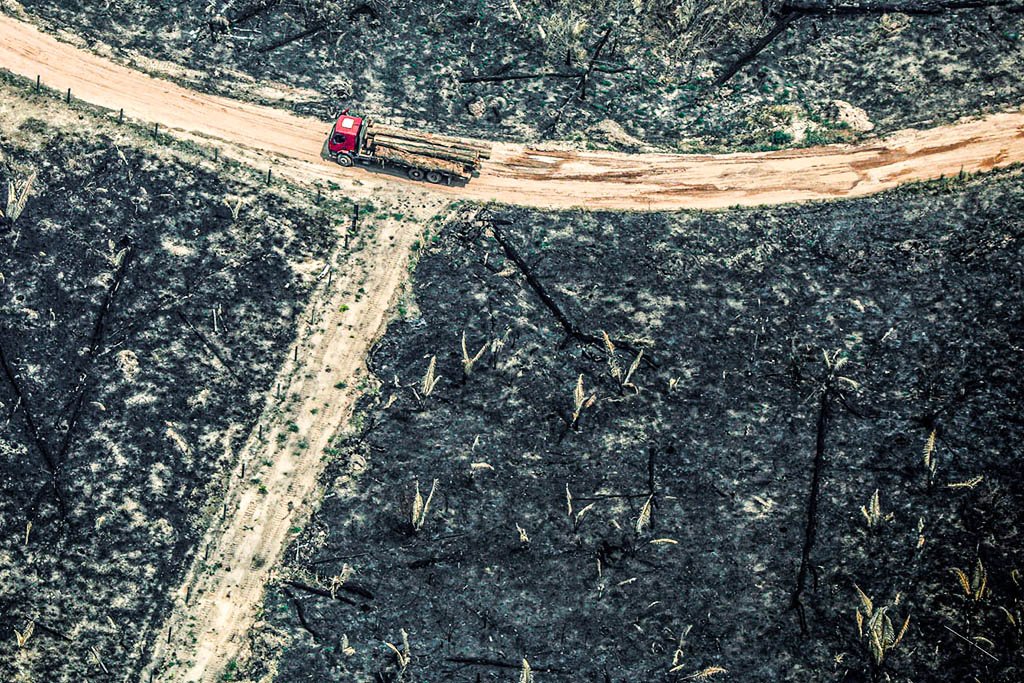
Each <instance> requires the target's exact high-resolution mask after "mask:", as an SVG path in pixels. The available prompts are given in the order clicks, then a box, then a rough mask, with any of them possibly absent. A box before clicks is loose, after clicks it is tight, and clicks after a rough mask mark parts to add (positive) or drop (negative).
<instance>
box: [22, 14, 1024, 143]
mask: <svg viewBox="0 0 1024 683" xmlns="http://www.w3.org/2000/svg"><path fill="white" fill-rule="evenodd" d="M22 4H23V5H24V7H25V8H26V9H27V10H28V12H29V13H30V15H32V16H35V17H38V18H40V19H42V20H43V23H44V24H45V25H46V26H48V27H49V28H50V29H51V30H59V31H64V32H70V33H71V34H74V35H75V36H77V37H78V38H79V39H81V40H84V42H85V44H86V45H95V44H102V45H103V46H111V47H112V48H113V52H114V55H115V56H117V55H119V54H120V55H121V57H122V58H123V59H126V60H128V61H132V62H137V64H138V65H139V66H140V67H142V68H146V69H156V70H158V71H163V72H167V71H171V72H172V73H173V74H174V75H175V76H176V77H178V78H181V79H184V80H186V81H188V82H190V83H192V84H193V85H196V86H198V87H201V88H203V89H206V90H213V91H217V92H222V93H225V94H228V95H232V96H236V97H248V98H254V99H258V100H262V101H266V102H271V103H278V104H281V105H282V106H289V107H292V108H294V109H296V110H298V111H301V112H304V113H309V114H313V115H317V116H321V117H324V118H329V117H331V116H333V115H336V114H337V112H338V111H339V110H340V108H341V107H343V106H346V107H351V108H352V110H353V111H358V112H361V113H364V114H367V115H371V116H377V117H384V118H387V119H390V120H393V121H395V122H398V123H403V124H405V125H410V126H418V127H425V128H440V129H442V130H444V131H447V132H457V133H464V134H472V135H478V136H485V137H494V138H504V139H511V140H516V141H527V142H535V141H542V140H548V139H569V140H573V141H576V142H577V143H580V144H586V145H598V146H611V147H614V148H618V149H623V150H627V151H628V150H638V149H645V148H647V147H648V146H650V145H654V146H657V147H661V148H667V149H670V150H682V151H686V150H705V149H725V148H736V147H743V148H773V147H779V146H788V145H794V144H796V145H799V144H820V143H825V142H838V141H846V140H850V139H855V138H857V137H859V136H861V135H863V134H869V132H873V133H880V132H885V131H889V130H893V129H897V128H900V127H905V126H910V125H934V124H937V123H940V122H944V121H949V120H952V119H955V118H957V117H960V116H965V115H975V114H978V113H981V112H985V111H991V110H993V109H999V108H1003V107H1008V106H1017V105H1019V103H1020V102H1021V100H1022V95H1024V86H1022V85H1021V83H1022V81H1021V79H1020V78H1019V74H1020V72H1021V70H1022V68H1024V42H1022V41H1021V35H1022V33H1024V6H1022V5H1019V4H1017V3H1014V2H999V1H994V2H992V3H991V5H989V6H980V7H968V8H965V9H943V7H946V6H950V5H952V6H956V5H962V4H964V3H957V2H913V1H912V0H908V1H907V2H903V3H889V4H884V3H872V2H862V3H844V4H843V5H844V6H846V7H850V6H858V7H865V8H867V10H866V11H863V12H852V13H851V12H841V13H835V14H833V13H829V12H827V11H823V9H822V8H828V7H831V6H833V5H834V4H835V3H829V2H826V1H825V0H821V1H820V2H814V1H811V2H803V1H800V2H793V3H784V2H779V1H777V0H773V1H772V2H761V1H760V0H737V1H734V2H710V1H701V2H687V3H679V2H674V1H668V0H636V1H635V2H630V3H624V2H619V1H617V0H616V1H615V2H609V1H589V2H578V1H576V0H572V1H570V0H555V1H551V0H545V1H543V2H541V1H540V0H516V1H511V0H479V1H474V2H471V3H456V2H450V1H448V0H444V1H442V2H421V1H414V0H372V1H369V2H367V1H364V0H341V1H325V0H298V1H288V2H285V1H281V0H240V1H237V2H226V3H213V4H211V3H209V2H205V1H204V2H197V1H194V0H193V1H190V2H183V3H175V4H174V6H173V7H168V6H167V3H162V2H153V1H151V0H146V1H144V2H126V1H124V0H114V1H112V2H106V3H102V4H97V3H90V2H81V1H79V0H74V1H70V2H61V3H51V2H40V1H39V0H25V1H24V2H23V3H22ZM880 7H881V8H883V9H877V8H880ZM794 8H808V9H804V10H803V11H800V10H799V9H797V10H795V9H794ZM904 8H905V11H903V12H900V11H895V10H898V9H904ZM929 8H931V9H929ZM932 10H934V11H932ZM794 11H796V14H794V15H793V16H794V17H795V18H794V20H793V21H792V22H791V23H789V25H788V28H787V29H786V30H784V31H782V32H781V33H780V34H779V35H778V37H776V38H775V39H774V40H772V41H770V42H769V44H768V46H767V48H766V49H765V50H764V51H762V52H760V54H757V55H756V56H755V57H754V58H753V59H752V60H751V61H750V62H749V63H748V64H746V65H745V66H744V67H743V68H742V69H740V70H739V72H738V73H737V75H735V76H734V77H733V78H731V79H730V80H728V81H727V82H725V83H723V84H721V85H719V84H717V80H718V79H719V78H720V77H721V76H722V75H723V74H726V73H727V72H729V71H730V67H732V66H733V65H734V64H736V63H737V61H738V60H740V59H741V58H742V57H743V55H744V54H746V53H748V52H750V51H751V50H752V48H754V47H755V46H757V45H758V43H759V41H760V40H761V39H762V38H764V37H766V36H769V35H770V34H771V33H772V30H773V27H774V26H775V25H776V22H777V21H778V19H779V18H780V17H783V16H789V15H791V14H792V13H793V12H794ZM221 19H223V20H224V22H225V23H218V22H220V21H221ZM211 22H213V23H211ZM100 49H101V50H102V51H104V52H106V51H107V50H109V49H110V48H108V47H101V48H100ZM150 58H154V59H158V60H163V61H164V62H167V63H170V64H176V65H178V67H174V68H168V67H167V65H164V66H160V65H155V64H154V63H153V62H152V61H150ZM179 67H180V68H179ZM836 100H839V101H841V103H839V104H837V103H836ZM843 103H846V104H843ZM847 105H851V106H847Z"/></svg>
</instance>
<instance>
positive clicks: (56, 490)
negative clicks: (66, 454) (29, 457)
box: [0, 335, 67, 522]
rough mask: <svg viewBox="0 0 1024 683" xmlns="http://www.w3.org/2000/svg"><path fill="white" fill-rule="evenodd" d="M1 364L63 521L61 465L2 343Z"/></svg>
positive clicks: (65, 511)
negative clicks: (44, 470)
mask: <svg viewBox="0 0 1024 683" xmlns="http://www.w3.org/2000/svg"><path fill="white" fill-rule="evenodd" d="M2 336H3V335H0V337H2ZM0 365H3V368H4V376H5V377H7V382H8V383H9V384H10V385H11V390H12V391H13V392H14V396H15V397H16V398H17V399H18V405H19V406H20V407H21V414H22V415H23V416H24V418H25V431H26V432H28V437H29V439H31V440H32V444H33V445H34V446H35V448H36V451H37V452H38V453H39V456H40V457H41V458H42V459H43V463H45V465H46V471H47V472H48V473H49V475H50V489H51V490H52V491H53V499H54V501H56V503H57V512H58V513H59V514H60V519H61V521H62V522H63V521H64V519H65V518H66V517H67V504H66V503H65V502H64V495H63V493H62V492H61V488H60V465H59V463H58V462H57V460H56V459H55V458H54V457H53V454H52V453H51V452H50V448H49V446H47V445H46V441H45V440H43V436H42V434H40V433H39V427H38V426H37V425H36V421H35V419H34V418H33V417H32V409H31V407H30V406H29V403H28V398H27V397H26V396H25V393H24V392H23V391H22V389H21V385H20V384H19V383H18V378H17V375H16V373H15V372H14V368H13V367H12V366H11V363H10V361H9V360H8V358H7V354H6V353H5V352H4V349H3V345H2V344H0Z"/></svg>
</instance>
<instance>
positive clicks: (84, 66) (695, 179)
mask: <svg viewBox="0 0 1024 683" xmlns="http://www.w3.org/2000/svg"><path fill="white" fill-rule="evenodd" d="M0 68H4V69H8V70H10V71H12V72H13V73H16V74H19V75H22V76H25V77H27V78H31V79H34V78H35V77H36V75H40V76H41V77H42V80H43V83H45V84H46V85H47V86H49V87H52V88H56V89H58V90H60V91H64V90H66V89H67V88H71V89H72V93H73V95H74V96H75V97H78V98H80V99H82V100H85V101H87V102H91V103H93V104H98V105H101V106H105V107H108V108H110V109H112V110H113V111H118V110H119V109H121V108H123V109H124V111H125V115H126V116H128V117H130V118H134V119H138V120H141V121H146V122H149V123H160V124H161V126H162V127H163V129H164V130H166V131H168V132H173V133H175V134H177V135H179V136H181V137H186V138H191V139H195V140H199V141H202V142H204V143H205V144H209V145H217V146H219V147H220V148H221V150H222V152H223V153H225V154H227V155H230V156H232V157H234V158H237V159H239V160H242V161H245V162H248V163H254V164H255V165H257V166H259V167H260V168H266V166H267V164H268V163H271V162H272V163H273V164H274V168H275V170H276V171H277V172H278V173H283V174H287V175H289V176H291V177H292V178H294V179H296V180H299V181H303V182H311V181H314V180H326V179H330V180H331V181H333V182H336V183H338V184H339V185H340V186H341V187H342V188H343V190H344V191H345V192H346V194H349V195H351V196H365V195H366V194H367V193H368V192H370V191H372V190H374V189H377V188H380V187H382V186H388V187H390V188H392V189H394V188H397V187H400V186H403V185H404V186H409V185H410V184H411V183H412V181H408V180H405V179H402V178H396V177H394V176H389V175H384V174H380V173H373V172H371V171H368V170H366V169H361V168H358V167H353V168H350V169H341V168H339V167H337V166H336V165H334V164H333V163H330V162H329V161H324V160H323V159H322V158H321V156H320V153H321V150H322V148H323V144H324V141H325V140H326V137H327V133H328V130H329V129H330V125H329V124H325V123H323V122H321V121H317V120H315V119H311V118H305V117H301V116H297V115H295V114H292V113H290V112H287V111H284V110H281V109H274V108H271V107H264V106H260V105H256V104H251V103H247V102H239V101H236V100H232V99H229V98H226V97H219V96H216V95H207V94H203V93H200V92H196V91H193V90H189V89H187V88H184V87H182V86H179V85H176V84H174V83H172V82H170V81H165V80H160V79H157V78H153V77H151V76H148V75H146V74H144V73H141V72H139V71H135V70H132V69H130V68H127V67H124V66H121V65H118V64H115V63H113V62H110V61H108V60H106V59H104V58H102V57H98V56H96V55H94V54H91V53H89V52H87V51H85V50H82V49H79V48H76V47H74V46H72V45H69V44H67V43H62V42H60V41H58V40H56V39H55V38H53V37H51V36H48V35H46V34H44V33H42V32H40V31H39V30H38V29H36V28H35V27H34V26H32V25H31V24H28V23H25V22H22V21H18V20H17V19H14V18H12V17H10V16H8V15H3V14H0ZM1020 162H1024V112H1021V111H1019V110H1016V111H1012V112H1004V113H1000V114H992V115H990V116H986V117H983V118H979V119H976V120H971V121H963V122H960V123H956V124H951V125H947V126H941V127H938V128H931V129H928V130H904V131H900V132H897V133H894V134H892V135H890V136H886V137H885V138H881V139H877V140H874V141H871V142H867V143H865V144H860V145H830V146H826V147H809V148H804V149H795V150H781V151H776V152H757V153H736V154H716V155H695V154H690V155H683V154H618V153H614V152H595V151H575V150H541V149H531V148H529V147H524V146H523V145H513V144H508V143H497V144H495V146H494V154H493V155H492V158H491V160H490V161H489V162H487V163H485V165H484V168H483V169H482V171H481V173H480V176H479V177H478V178H475V179H473V180H472V181H471V182H470V183H469V184H468V185H466V186H464V187H458V186H456V187H445V186H426V187H428V188H429V189H430V190H432V191H434V192H436V193H437V194H439V195H441V196H447V197H450V198H453V199H454V198H462V199H476V200H481V201H497V202H502V203H506V204H518V205H523V206H532V207H538V208H548V209H565V208H572V207H587V208H605V209H627V210H671V209H683V208H703V209H712V208H726V207H729V206H735V205H758V204H780V203H786V202H797V201H807V200H821V199H836V198H845V197H860V196H864V195H868V194H872V193H876V192H880V191H882V190H886V189H890V188H893V187H896V186H897V185H900V184H903V183H907V182H911V181H915V180H929V179H934V178H938V177H940V176H951V175H955V174H957V173H959V172H961V171H964V172H967V173H972V172H976V171H988V170H992V169H994V168H1000V167H1005V166H1008V165H1010V164H1014V163H1020Z"/></svg>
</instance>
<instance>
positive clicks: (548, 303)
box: [485, 218, 654, 366]
mask: <svg viewBox="0 0 1024 683" xmlns="http://www.w3.org/2000/svg"><path fill="white" fill-rule="evenodd" d="M485 220H487V221H488V223H489V224H490V226H491V229H492V231H493V233H494V238H495V239H496V240H497V241H498V244H499V245H500V246H501V248H502V251H504V252H505V255H506V256H507V257H508V258H509V260H511V261H512V262H513V263H515V264H516V267H517V268H518V269H519V272H520V273H522V275H523V277H524V278H525V279H526V282H527V284H529V285H530V289H532V290H533V292H534V293H535V294H536V295H537V298H539V299H540V300H541V303H543V304H544V307H545V308H547V309H548V311H549V312H550V313H551V315H553V316H554V317H555V320H557V321H558V324H559V325H560V326H561V327H562V330H564V331H565V333H566V335H568V336H570V337H572V338H573V339H576V340H577V341H580V342H583V343H585V344H590V345H592V346H596V347H598V348H600V349H604V339H602V338H601V337H598V336H597V335H594V334H590V333H589V332H584V331H583V330H581V329H580V327H579V326H578V325H577V324H576V323H574V322H572V321H571V320H569V317H568V316H567V315H566V314H565V313H564V312H563V311H562V309H561V307H559V305H558V304H557V303H555V300H554V299H552V298H551V295H550V294H548V291H547V288H545V287H544V284H543V283H542V282H541V281H540V280H538V279H537V276H536V275H534V273H533V271H532V270H531V269H530V266H529V264H528V263H526V260H525V259H523V257H522V256H521V255H520V254H519V252H518V251H516V248H515V247H514V246H513V245H512V243H511V242H510V241H509V240H508V238H507V237H505V235H504V234H503V233H502V230H501V227H500V226H501V225H510V224H511V223H510V222H509V221H505V220H502V219H495V218H487V219H485ZM612 343H613V344H615V345H616V346H619V347H622V348H623V349H626V350H627V351H629V352H631V353H639V352H640V349H639V348H637V347H636V346H634V345H633V344H631V343H630V342H628V341H626V340H624V339H612ZM644 360H645V361H647V363H648V364H650V365H652V366H653V365H654V363H653V361H651V360H650V359H649V358H648V354H645V355H644Z"/></svg>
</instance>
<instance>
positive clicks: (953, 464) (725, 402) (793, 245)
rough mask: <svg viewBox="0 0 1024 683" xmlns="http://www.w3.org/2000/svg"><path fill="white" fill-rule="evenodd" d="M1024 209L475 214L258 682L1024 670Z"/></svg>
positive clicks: (946, 206) (300, 563) (978, 193)
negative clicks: (527, 672) (1023, 378)
mask: <svg viewBox="0 0 1024 683" xmlns="http://www.w3.org/2000/svg"><path fill="white" fill-rule="evenodd" d="M1022 212H1024V191H1022V190H1021V186H1020V176H1019V175H1017V174H1003V175H999V176H994V177H990V178H988V179H986V180H985V181H984V182H981V181H975V180H954V181H948V182H942V183H933V184H930V185H926V186H915V187H909V188H906V189H904V190H901V191H898V192H894V193H890V194H886V195H882V196H879V197H877V198H872V199H865V200H858V201H855V202H848V203H844V204H821V205H806V206H800V207H782V208H778V209H765V210H739V211H731V212H722V213H709V214H680V215H628V214H608V213H593V214H591V213H566V214H557V215H553V214H544V213H538V212H530V211H525V210H500V211H498V210H495V211H484V212H482V213H478V212H467V213H466V214H464V219H463V220H456V221H453V222H452V223H450V224H449V225H448V226H447V227H446V228H445V229H443V230H442V231H441V233H440V234H439V235H437V236H436V237H435V238H434V239H433V241H432V243H431V244H430V246H429V247H428V248H427V249H426V250H425V253H424V255H423V257H422V258H421V260H420V262H419V265H418V267H417V270H416V274H415V287H414V297H415V302H416V307H415V309H410V310H409V311H407V314H406V317H405V319H404V320H403V321H401V322H396V323H394V324H393V325H392V327H391V330H390V332H389V334H388V336H387V337H386V338H385V339H384V340H383V341H382V342H381V343H380V344H379V345H378V346H377V347H376V349H375V352H374V353H373V356H372V362H371V368H372V369H373V371H374V372H375V373H376V375H377V376H378V377H379V378H380V381H381V386H380V389H379V390H371V391H370V393H369V394H368V396H367V398H366V399H365V400H364V404H363V410H362V413H361V416H360V417H359V420H360V421H361V423H362V425H363V429H362V432H361V434H360V435H359V437H358V438H355V439H353V440H352V441H350V442H348V443H338V444H337V450H336V451H334V450H332V451H331V452H332V453H334V454H336V455H337V458H336V462H334V463H333V464H332V465H330V467H329V469H328V472H327V474H326V475H325V478H324V480H323V484H324V490H325V497H324V501H323V505H322V508H321V509H320V510H319V512H318V513H316V515H315V516H314V518H313V520H312V521H311V523H310V524H309V525H308V526H307V528H306V529H305V530H304V531H302V533H301V534H299V535H298V536H297V539H296V541H295V542H294V543H293V544H292V546H291V548H290V549H289V550H288V552H287V553H286V562H285V566H284V567H283V568H282V578H281V580H280V582H279V583H278V584H276V585H275V586H272V588H271V589H270V591H269V593H268V597H267V601H266V605H265V617H264V618H265V621H263V622H261V623H260V624H258V625H257V629H256V638H255V643H256V646H255V655H256V656H255V657H254V658H253V662H254V665H253V670H252V671H250V672H248V673H250V674H253V675H255V674H258V673H260V672H262V670H263V668H262V667H266V666H269V665H270V662H273V661H274V660H276V659H278V658H279V657H280V662H279V674H278V677H277V679H278V680H287V681H307V680H308V681H322V680H355V681H371V680H373V681H397V680H407V681H408V680H431V681H433V680H445V681H467V682H470V681H507V680H513V679H517V678H518V676H519V673H520V672H519V669H520V666H521V664H520V663H521V660H522V659H523V658H524V657H525V658H526V659H527V660H528V661H529V663H530V665H531V667H532V669H533V672H534V674H535V677H536V680H537V681H551V682H553V681H602V680H603V681H613V682H615V683H619V682H625V681H662V680H664V681H678V680H688V679H687V678H686V677H687V676H690V677H691V679H692V677H693V675H695V674H699V673H701V672H703V673H704V674H705V675H706V676H707V677H713V676H717V675H718V674H716V669H715V668H714V667H721V668H723V669H727V670H728V672H729V676H728V678H729V679H730V680H733V679H734V680H742V681H780V680H787V681H811V680H837V681H867V680H884V679H885V678H886V676H889V677H891V680H903V681H923V680H935V681H939V680H942V681H947V680H948V681H963V680H973V677H977V678H978V679H979V680H988V681H1007V682H1009V681H1014V680H1019V679H1020V676H1021V673H1022V664H1024V662H1022V661H1021V651H1022V650H1021V631H1020V624H1021V618H1022V617H1024V614H1022V611H1021V610H1022V603H1021V599H1022V593H1021V585H1020V582H1021V575H1020V569H1021V566H1022V563H1024V556H1022V553H1021V547H1022V545H1021V536H1020V534H1021V524H1022V521H1024V520H1022V518H1021V515H1022V510H1024V507H1022V502H1024V501H1022V496H1024V491H1022V488H1021V483H1020V478H1019V476H1018V475H1017V474H1016V472H1018V471H1019V468H1020V449H1021V445H1022V444H1021V431H1020V415H1021V409H1022V397H1021V383H1020V379H1019V368H1020V366H1021V362H1022V361H1024V357H1022V356H1024V351H1022V349H1021V347H1020V344H1019V333H1020V330H1021V327H1022V321H1024V320H1022V314H1024V310H1022V304H1021V302H1022V294H1024V292H1022V288H1024V273H1022V268H1021V257H1022V241H1021V240H1022V235H1024V232H1022V227H1024V225H1022V222H1021V219H1020V216H1021V215H1022ZM541 292H543V295H542V294H541ZM603 332H607V334H608V335H609V338H610V341H611V344H612V345H613V346H614V347H615V351H614V352H613V353H610V351H609V347H608V345H607V344H606V343H605V342H604V340H603V336H602V333H603ZM463 333H464V334H465V340H466V342H465V343H466V354H465V356H464V354H463V351H462V349H461V343H462V342H461V339H462V335H463ZM481 349H483V350H482V351H481V352H480V357H479V359H477V360H476V361H475V363H473V364H472V366H471V368H470V372H468V373H467V372H466V371H465V370H464V367H465V363H464V361H465V359H466V358H468V359H469V360H472V359H473V358H474V357H476V356H477V353H478V351H480V350H481ZM640 349H642V350H643V357H642V358H641V359H640V360H639V362H638V363H636V367H635V369H634V371H633V372H632V374H630V369H631V366H632V365H633V364H634V360H635V358H636V354H637V353H638V352H639V350H640ZM435 357H436V368H435V370H434V373H433V377H432V378H431V377H430V376H429V373H428V368H429V367H430V366H431V359H433V358H435ZM438 378H440V379H438ZM430 379H432V380H436V386H434V387H433V388H432V391H426V390H427V389H429V387H428V386H426V385H429V384H431V383H432V382H431V381H428V380H430ZM574 394H576V395H575V396H574ZM591 397H593V400H591ZM574 412H578V416H577V417H575V418H574V415H573V413H574ZM926 453H927V463H929V464H926V456H925V454H926ZM930 463H934V465H935V466H934V469H932V467H931V466H930ZM435 481H436V492H435V493H434V494H433V498H432V500H431V502H430V504H429V508H428V509H427V510H426V513H425V516H422V517H421V518H420V519H418V520H417V521H420V522H422V527H421V528H420V529H419V530H416V529H414V526H415V524H414V523H413V519H414V514H415V513H414V512H413V510H414V505H415V503H414V500H415V497H416V493H415V492H416V491H417V487H418V490H419V492H420V496H421V498H422V499H426V498H427V497H428V492H429V491H430V490H431V487H432V482H435ZM815 482H816V483H815ZM815 486H817V488H818V492H817V494H814V495H812V492H813V491H814V487H815ZM350 491H354V492H355V493H354V494H352V493H351V492H350ZM876 491H877V492H878V496H877V503H876V502H874V501H873V500H872V499H873V498H874V495H873V494H874V493H875V492H876ZM567 493H569V494H570V495H571V500H570V499H568V496H567ZM812 501H813V502H812ZM862 507H863V508H864V510H863V511H862V509H861V508H862ZM420 509H421V510H422V506H421V507H420ZM296 531H298V530H296ZM957 569H959V570H960V571H962V572H963V576H962V578H963V582H961V581H960V578H959V576H958V573H957V572H956V571H955V570H957ZM858 590H863V592H864V595H863V597H861V596H860V594H859V593H858ZM869 603H870V607H869ZM869 609H870V614H869V613H868V611H869ZM858 610H859V611H860V615H861V618H862V620H863V622H862V624H861V626H860V628H861V629H862V631H863V635H860V634H859V633H858V624H857V613H858ZM907 617H909V624H908V625H907V628H906V631H905V633H901V631H902V627H903V626H904V623H905V620H906V619H907ZM886 620H888V621H886ZM403 632H404V633H405V634H407V639H408V645H409V649H408V651H407V652H406V651H405V647H404V645H403V643H402V641H403ZM872 633H874V634H875V635H877V639H878V643H880V644H881V646H882V647H881V654H882V655H883V656H882V657H881V658H880V659H881V662H878V661H877V659H876V656H877V654H878V652H877V651H876V653H875V654H872V647H873V646H872V640H873V638H872V635H871V634H872ZM898 636H900V637H899V638H898ZM897 640H898V642H896V641H897ZM385 643H390V644H391V645H394V646H395V648H396V649H397V653H396V651H395V650H393V649H391V648H390V647H388V646H387V645H385ZM403 661H404V664H405V665H406V666H404V667H403ZM403 668H404V669H405V672H404V677H403V674H402V673H401V670H402V669H403ZM670 670H671V671H672V673H670ZM722 677H723V678H725V675H724V674H722Z"/></svg>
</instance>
